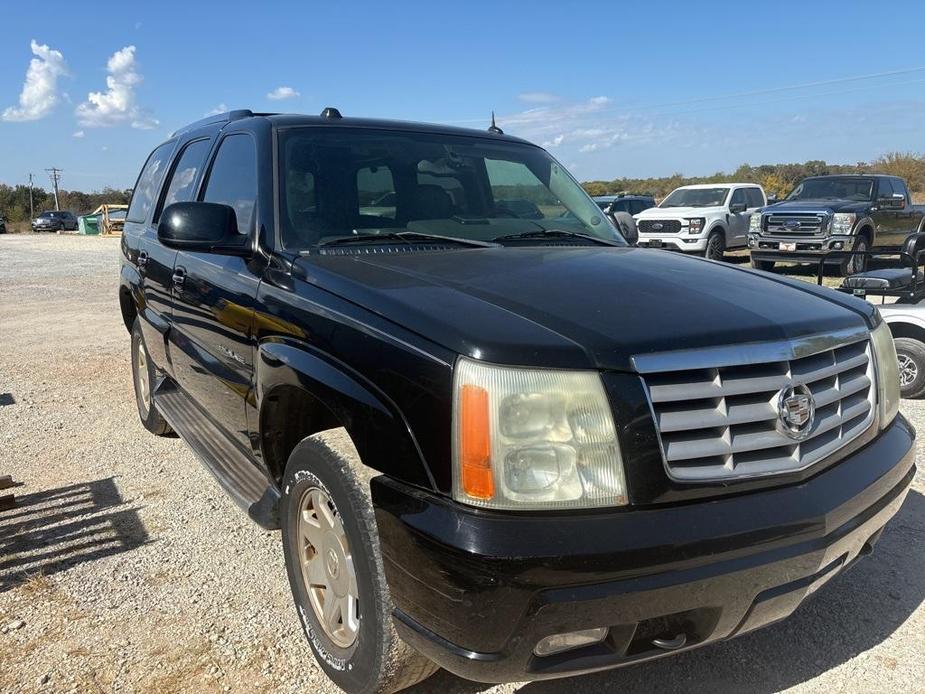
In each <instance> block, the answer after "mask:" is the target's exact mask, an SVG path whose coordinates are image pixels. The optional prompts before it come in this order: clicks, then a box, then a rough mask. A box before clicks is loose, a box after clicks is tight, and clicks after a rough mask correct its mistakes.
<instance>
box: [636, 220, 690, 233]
mask: <svg viewBox="0 0 925 694" xmlns="http://www.w3.org/2000/svg"><path fill="white" fill-rule="evenodd" d="M636 230H637V231H638V232H639V233H640V234H677V233H678V232H679V231H681V222H680V221H679V220H677V219H640V220H639V221H637V222H636Z"/></svg>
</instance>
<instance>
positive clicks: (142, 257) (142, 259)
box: [138, 251, 148, 267]
mask: <svg viewBox="0 0 925 694" xmlns="http://www.w3.org/2000/svg"><path fill="white" fill-rule="evenodd" d="M147 264H148V252H147V251H142V252H141V253H139V254H138V266H139V267H144V266H145V265H147Z"/></svg>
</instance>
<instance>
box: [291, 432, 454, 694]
mask: <svg viewBox="0 0 925 694" xmlns="http://www.w3.org/2000/svg"><path fill="white" fill-rule="evenodd" d="M371 476H372V471H371V470H369V469H368V468H366V467H365V466H364V465H363V464H362V462H361V461H360V457H359V455H358V454H357V452H356V449H355V448H354V446H353V443H352V441H351V440H350V437H349V436H348V435H347V432H346V431H345V430H343V429H335V430H332V431H326V432H322V433H320V434H315V435H314V436H310V437H308V438H306V439H303V440H302V441H301V442H300V443H299V444H298V445H297V446H296V447H295V449H294V450H293V451H292V455H290V456H289V462H288V464H287V465H286V472H285V474H284V478H283V484H282V487H283V498H282V506H281V509H282V534H283V552H284V555H285V558H286V572H287V574H288V576H289V585H290V587H291V588H292V597H293V600H294V602H295V605H296V609H297V610H298V612H299V615H300V617H301V620H302V627H303V629H304V631H305V636H306V638H307V639H308V643H309V645H310V646H311V649H312V651H313V652H314V655H315V659H316V660H317V661H318V664H319V665H320V666H321V668H322V669H323V670H324V672H325V674H326V675H327V676H328V677H329V678H330V679H331V680H332V681H333V682H334V683H335V684H336V685H337V686H339V687H340V688H341V689H343V690H344V691H346V692H349V693H353V692H356V693H359V692H364V693H365V692H370V693H372V692H377V693H385V692H395V691H398V690H400V689H404V688H405V687H410V686H411V685H413V684H417V683H418V682H420V681H422V680H424V679H426V678H427V677H429V676H430V675H431V674H433V673H434V672H435V671H436V670H437V665H436V664H434V663H433V662H431V661H430V660H428V659H427V658H425V657H424V656H423V655H421V654H419V653H418V652H417V651H415V650H413V649H412V648H411V647H410V646H408V645H407V644H406V643H404V642H403V641H402V640H401V639H400V637H399V636H398V633H397V632H396V631H395V627H394V625H393V623H392V598H391V595H390V593H389V588H388V585H387V584H386V579H385V572H384V570H383V564H382V554H381V551H380V547H379V534H378V531H377V526H376V519H375V517H374V515H373V506H372V501H371V499H370V491H369V479H370V477H371Z"/></svg>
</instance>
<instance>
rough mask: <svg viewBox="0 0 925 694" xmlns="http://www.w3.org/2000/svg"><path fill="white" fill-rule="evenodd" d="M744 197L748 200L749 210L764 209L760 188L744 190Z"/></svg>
mask: <svg viewBox="0 0 925 694" xmlns="http://www.w3.org/2000/svg"><path fill="white" fill-rule="evenodd" d="M745 197H746V198H748V206H749V208H752V207H764V197H763V196H762V195H761V189H760V188H746V189H745Z"/></svg>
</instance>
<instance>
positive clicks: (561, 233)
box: [492, 229, 623, 248]
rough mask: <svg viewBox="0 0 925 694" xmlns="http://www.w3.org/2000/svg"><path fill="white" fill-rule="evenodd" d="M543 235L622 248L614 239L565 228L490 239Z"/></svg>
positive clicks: (529, 237) (527, 237) (498, 237)
mask: <svg viewBox="0 0 925 694" xmlns="http://www.w3.org/2000/svg"><path fill="white" fill-rule="evenodd" d="M544 236H556V237H560V238H561V237H571V238H577V239H584V240H586V241H594V242H595V243H600V244H603V245H605V246H617V247H618V248H623V244H622V243H617V242H616V241H609V240H607V239H602V238H600V237H599V236H591V234H582V233H579V232H577V231H566V230H565V229H546V230H544V231H524V232H521V233H519V234H505V235H504V236H496V237H495V238H493V239H492V241H516V240H517V239H539V238H543V237H544Z"/></svg>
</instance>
